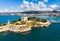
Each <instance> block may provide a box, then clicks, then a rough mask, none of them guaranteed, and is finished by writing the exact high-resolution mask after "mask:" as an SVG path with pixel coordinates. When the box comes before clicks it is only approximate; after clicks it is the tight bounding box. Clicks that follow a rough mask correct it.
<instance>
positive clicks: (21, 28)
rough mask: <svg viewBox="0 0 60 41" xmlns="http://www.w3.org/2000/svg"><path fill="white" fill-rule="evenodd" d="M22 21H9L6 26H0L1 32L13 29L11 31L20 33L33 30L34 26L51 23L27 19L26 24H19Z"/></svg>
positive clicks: (43, 25) (45, 25)
mask: <svg viewBox="0 0 60 41" xmlns="http://www.w3.org/2000/svg"><path fill="white" fill-rule="evenodd" d="M20 22H21V21H17V22H16V23H15V24H11V23H9V22H8V23H7V24H6V25H4V26H0V32H6V31H11V32H17V33H18V32H19V33H25V32H28V31H30V30H32V27H34V28H35V27H48V26H49V25H50V24H51V23H50V22H49V21H47V22H44V23H43V22H38V21H37V22H35V21H30V20H27V21H26V24H19V23H20Z"/></svg>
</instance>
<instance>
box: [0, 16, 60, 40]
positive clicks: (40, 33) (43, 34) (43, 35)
mask: <svg viewBox="0 0 60 41" xmlns="http://www.w3.org/2000/svg"><path fill="white" fill-rule="evenodd" d="M19 18H21V16H0V23H3V22H7V20H8V19H9V20H10V21H12V20H15V19H19ZM44 18H45V17H44ZM48 19H49V18H48ZM58 19H60V18H58ZM0 41H60V24H59V23H57V24H56V23H53V24H51V25H50V26H49V27H48V28H33V29H32V30H31V32H30V33H28V34H21V33H19V34H18V33H12V32H5V33H0Z"/></svg>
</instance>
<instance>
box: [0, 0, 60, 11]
mask: <svg viewBox="0 0 60 41" xmlns="http://www.w3.org/2000/svg"><path fill="white" fill-rule="evenodd" d="M26 1H28V2H34V3H38V2H39V1H42V2H43V1H44V0H34V1H33V0H26ZM22 2H23V0H0V10H4V9H12V8H13V7H14V8H13V9H20V8H19V7H17V6H20V5H21V4H22ZM45 4H47V6H49V5H50V4H56V5H58V6H60V1H59V0H48V2H45Z"/></svg>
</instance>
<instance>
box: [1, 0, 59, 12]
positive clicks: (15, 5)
mask: <svg viewBox="0 0 60 41" xmlns="http://www.w3.org/2000/svg"><path fill="white" fill-rule="evenodd" d="M59 6H60V1H59V0H0V12H21V11H29V10H37V11H53V10H57V11H60V7H59Z"/></svg>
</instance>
